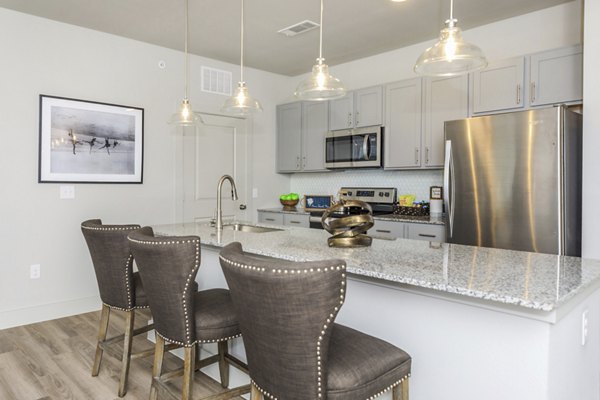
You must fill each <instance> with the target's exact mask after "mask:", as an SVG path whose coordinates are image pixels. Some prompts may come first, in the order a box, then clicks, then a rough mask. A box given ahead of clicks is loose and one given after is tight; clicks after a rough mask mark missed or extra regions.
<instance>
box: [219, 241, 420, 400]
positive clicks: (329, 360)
mask: <svg viewBox="0 0 600 400" xmlns="http://www.w3.org/2000/svg"><path fill="white" fill-rule="evenodd" d="M220 259H221V267H222V269H223V272H224V274H225V278H226V279H227V284H228V285H229V290H230V291H231V298H232V300H233V305H234V307H235V310H236V311H237V314H238V319H239V322H240V328H241V330H242V334H243V337H244V346H245V348H246V356H247V358H248V368H249V370H250V378H251V380H252V396H251V399H252V400H257V399H261V398H266V399H279V400H325V399H327V400H365V399H372V398H374V397H377V396H378V395H380V394H382V393H384V392H386V391H389V390H392V394H393V398H394V400H400V399H402V400H408V377H409V376H410V368H411V358H410V356H409V355H408V354H407V353H405V352H404V351H402V350H400V349H399V348H397V347H395V346H393V345H391V344H389V343H387V342H384V341H383V340H380V339H377V338H374V337H372V336H369V335H366V334H364V333H361V332H358V331H356V330H354V329H351V328H348V327H345V326H342V325H339V324H336V323H334V320H335V317H336V315H337V313H338V311H339V310H340V307H341V306H342V304H343V303H344V296H345V288H346V272H345V267H346V265H345V262H344V261H342V260H326V261H319V262H293V261H284V260H275V259H266V258H264V257H258V256H253V255H251V254H248V253H244V252H243V251H242V246H241V245H240V244H239V243H231V244H229V245H228V246H226V247H225V248H224V249H223V251H222V252H221V256H220Z"/></svg>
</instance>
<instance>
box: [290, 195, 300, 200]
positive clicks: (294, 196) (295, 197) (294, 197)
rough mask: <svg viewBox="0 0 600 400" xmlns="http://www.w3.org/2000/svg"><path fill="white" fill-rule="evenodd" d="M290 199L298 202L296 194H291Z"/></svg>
mask: <svg viewBox="0 0 600 400" xmlns="http://www.w3.org/2000/svg"><path fill="white" fill-rule="evenodd" d="M290 197H291V199H290V200H298V199H299V198H300V197H299V196H298V193H292V194H290Z"/></svg>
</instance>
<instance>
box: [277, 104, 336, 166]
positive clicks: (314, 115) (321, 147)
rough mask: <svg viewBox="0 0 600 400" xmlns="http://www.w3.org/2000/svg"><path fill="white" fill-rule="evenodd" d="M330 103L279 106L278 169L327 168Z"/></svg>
mask: <svg viewBox="0 0 600 400" xmlns="http://www.w3.org/2000/svg"><path fill="white" fill-rule="evenodd" d="M328 121H329V103H328V102H326V101H325V102H304V103H303V102H295V103H289V104H282V105H279V106H277V172H281V173H290V172H301V171H303V172H310V171H327V169H326V168H325V135H326V134H327V131H328V128H329V127H328Z"/></svg>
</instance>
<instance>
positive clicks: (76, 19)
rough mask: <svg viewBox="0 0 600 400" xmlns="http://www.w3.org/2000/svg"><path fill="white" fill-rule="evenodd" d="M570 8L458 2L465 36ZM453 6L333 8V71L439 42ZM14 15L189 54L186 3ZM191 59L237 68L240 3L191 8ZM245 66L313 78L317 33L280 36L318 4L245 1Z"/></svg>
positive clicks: (222, 0)
mask: <svg viewBox="0 0 600 400" xmlns="http://www.w3.org/2000/svg"><path fill="white" fill-rule="evenodd" d="M568 1H570V0H456V1H455V17H457V18H458V20H459V26H461V27H462V28H463V29H468V28H472V27H475V26H479V25H484V24H488V23H490V22H493V21H498V20H501V19H506V18H510V17H513V16H516V15H520V14H525V13H528V12H532V11H536V10H540V9H543V8H547V7H551V6H554V5H557V4H561V3H566V2H568ZM449 3H450V1H449V0H407V1H406V2H404V3H394V2H392V1H390V0H327V1H325V17H324V18H325V20H324V24H323V25H324V56H325V58H326V60H327V63H328V64H329V65H335V64H339V63H343V62H347V61H351V60H355V59H358V58H362V57H366V56H370V55H373V54H377V53H381V52H384V51H388V50H392V49H396V48H400V47H404V46H407V45H410V44H414V43H419V42H422V41H425V40H429V39H433V38H435V37H436V36H437V35H438V33H439V30H440V28H441V27H442V26H443V22H444V20H446V19H447V18H448V14H449ZM0 7H4V8H9V9H13V10H16V11H21V12H25V13H29V14H33V15H37V16H41V17H45V18H50V19H53V20H57V21H62V22H66V23H69V24H73V25H79V26H83V27H87V28H90V29H95V30H98V31H103V32H107V33H111V34H115V35H119V36H124V37H128V38H132V39H136V40H140V41H144V42H148V43H153V44H157V45H160V46H164V47H168V48H172V49H177V50H183V37H184V36H183V35H184V29H183V28H184V11H183V10H184V1H183V0H0ZM189 7H190V44H189V46H190V52H191V53H194V54H198V55H202V56H205V57H209V58H213V59H217V60H222V61H226V62H231V63H235V64H237V63H239V29H240V28H239V13H240V1H239V0H189ZM245 9H246V57H245V58H246V64H247V65H248V66H251V67H254V68H258V69H262V70H265V71H271V72H276V73H280V74H285V75H291V76H293V75H298V74H301V73H303V72H308V71H309V70H310V68H311V65H312V64H313V63H314V59H315V58H316V57H317V56H318V38H319V31H318V29H315V30H312V31H310V32H307V33H305V34H302V35H298V36H295V37H291V38H288V37H285V36H284V35H282V34H279V33H277V31H278V30H279V29H281V28H284V27H287V26H289V25H292V24H295V23H297V22H300V21H302V20H305V19H310V20H312V21H315V22H319V0H246V1H245Z"/></svg>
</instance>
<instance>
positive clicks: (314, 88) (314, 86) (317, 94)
mask: <svg viewBox="0 0 600 400" xmlns="http://www.w3.org/2000/svg"><path fill="white" fill-rule="evenodd" d="M324 61H325V59H324V58H323V0H321V24H320V25H319V58H317V63H316V64H315V65H313V68H312V73H311V74H310V76H309V77H308V78H307V79H306V80H304V81H302V82H300V84H299V85H298V87H297V88H296V92H295V93H294V94H295V95H296V97H298V98H299V99H301V100H313V101H322V100H331V99H338V98H340V97H344V96H345V95H346V89H344V85H343V84H342V82H341V81H340V80H339V79H337V78H335V77H333V76H331V75H330V74H329V67H328V66H327V64H325V63H324Z"/></svg>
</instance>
